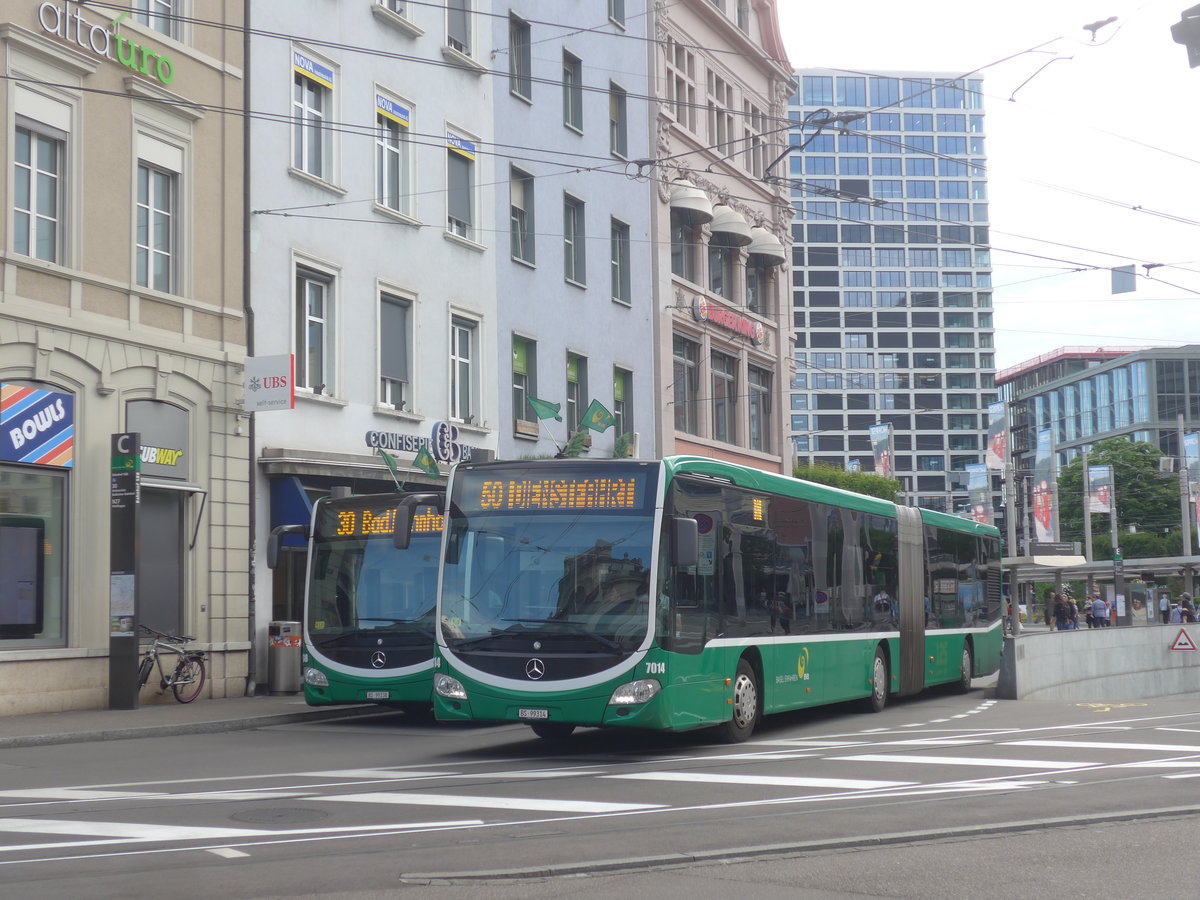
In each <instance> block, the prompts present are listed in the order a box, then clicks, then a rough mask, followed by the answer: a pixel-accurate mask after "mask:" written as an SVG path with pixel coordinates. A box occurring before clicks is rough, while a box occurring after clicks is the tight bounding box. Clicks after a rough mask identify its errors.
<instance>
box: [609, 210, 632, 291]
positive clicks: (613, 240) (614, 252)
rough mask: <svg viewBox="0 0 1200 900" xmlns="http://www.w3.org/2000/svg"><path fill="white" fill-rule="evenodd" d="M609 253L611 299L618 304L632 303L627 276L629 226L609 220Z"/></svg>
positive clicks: (618, 221) (616, 220)
mask: <svg viewBox="0 0 1200 900" xmlns="http://www.w3.org/2000/svg"><path fill="white" fill-rule="evenodd" d="M609 253H610V255H611V272H612V298H613V299H614V300H616V301H617V302H618V303H632V302H633V299H632V294H631V290H630V276H629V226H628V225H626V224H625V223H624V222H622V221H620V220H618V219H612V220H611V228H610V231H609Z"/></svg>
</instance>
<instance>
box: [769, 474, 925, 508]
mask: <svg viewBox="0 0 1200 900" xmlns="http://www.w3.org/2000/svg"><path fill="white" fill-rule="evenodd" d="M792 477H793V478H802V479H804V480H805V481H815V482H816V483H817V484H827V485H829V486H830V487H837V488H841V489H842V490H844V491H854V492H855V493H856V494H866V495H867V496H869V497H879V498H881V499H883V500H887V501H889V502H891V503H900V502H901V501H902V500H903V493H902V492H901V490H900V482H898V481H897V480H896V479H894V478H884V477H883V476H882V475H874V474H872V473H870V472H847V471H845V470H844V469H835V468H834V467H833V466H799V465H798V466H796V467H795V468H794V469H792Z"/></svg>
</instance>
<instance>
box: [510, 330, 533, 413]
mask: <svg viewBox="0 0 1200 900" xmlns="http://www.w3.org/2000/svg"><path fill="white" fill-rule="evenodd" d="M512 379H513V380H512V385H513V393H512V404H513V419H514V420H515V421H516V422H534V421H536V419H537V416H536V415H535V414H534V413H533V410H532V409H531V408H530V406H529V402H528V401H529V398H530V397H536V396H537V341H531V340H530V339H529V338H523V337H518V336H517V335H515V334H514V335H513V339H512Z"/></svg>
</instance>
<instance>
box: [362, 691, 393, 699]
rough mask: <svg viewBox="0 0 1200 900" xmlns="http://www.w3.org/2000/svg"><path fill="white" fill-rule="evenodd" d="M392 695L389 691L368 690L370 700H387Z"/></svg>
mask: <svg viewBox="0 0 1200 900" xmlns="http://www.w3.org/2000/svg"><path fill="white" fill-rule="evenodd" d="M391 696H392V695H391V692H389V691H367V699H368V700H387V699H388V698H390V697H391Z"/></svg>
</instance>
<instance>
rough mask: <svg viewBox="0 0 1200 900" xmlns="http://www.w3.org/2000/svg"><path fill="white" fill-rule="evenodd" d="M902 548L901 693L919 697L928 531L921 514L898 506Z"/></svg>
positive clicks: (923, 652)
mask: <svg viewBox="0 0 1200 900" xmlns="http://www.w3.org/2000/svg"><path fill="white" fill-rule="evenodd" d="M896 517H897V523H896V524H897V537H898V543H899V548H900V585H899V594H900V598H899V599H900V690H899V693H900V694H901V695H908V694H917V693H920V692H921V690H922V689H923V688H924V687H925V603H926V600H925V530H924V528H923V527H922V525H921V511H920V510H919V509H916V508H915V507H911V506H897V507H896Z"/></svg>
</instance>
